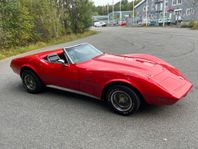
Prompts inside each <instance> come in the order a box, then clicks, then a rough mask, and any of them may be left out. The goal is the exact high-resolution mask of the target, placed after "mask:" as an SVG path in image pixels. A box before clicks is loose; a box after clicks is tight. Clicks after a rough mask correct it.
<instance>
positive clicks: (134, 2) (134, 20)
mask: <svg viewBox="0 0 198 149" xmlns="http://www.w3.org/2000/svg"><path fill="white" fill-rule="evenodd" d="M134 3H135V0H133V25H135V4H134Z"/></svg>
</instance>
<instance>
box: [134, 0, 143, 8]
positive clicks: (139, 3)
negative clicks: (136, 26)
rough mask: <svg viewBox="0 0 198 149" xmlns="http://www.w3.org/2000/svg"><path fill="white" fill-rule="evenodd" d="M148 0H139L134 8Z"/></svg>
mask: <svg viewBox="0 0 198 149" xmlns="http://www.w3.org/2000/svg"><path fill="white" fill-rule="evenodd" d="M145 1H146V0H142V1H141V2H139V3H138V4H137V5H135V7H134V8H137V7H138V6H140V5H141V4H142V3H144V2H145Z"/></svg>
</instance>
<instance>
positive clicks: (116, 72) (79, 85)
mask: <svg viewBox="0 0 198 149" xmlns="http://www.w3.org/2000/svg"><path fill="white" fill-rule="evenodd" d="M62 52H63V49H58V50H53V51H47V52H42V53H38V54H34V55H31V56H26V57H22V58H16V59H14V60H12V62H11V68H12V69H13V71H14V72H16V73H17V74H20V72H21V69H22V68H23V67H25V66H26V67H29V68H31V69H32V70H33V71H34V72H35V73H36V74H37V75H38V76H39V77H40V79H41V80H42V81H43V82H44V84H45V85H56V86H60V87H64V88H69V89H73V90H77V91H81V92H85V93H88V94H91V95H93V96H96V97H98V98H99V99H101V96H102V92H103V89H104V87H105V86H106V85H108V84H109V83H113V82H123V83H126V84H128V85H130V86H132V87H134V88H136V89H137V90H138V91H139V92H140V93H141V94H142V96H143V97H144V100H145V101H146V102H147V103H148V104H154V105H169V104H174V103H176V102H177V101H178V100H179V99H181V98H183V97H184V96H186V95H187V93H188V92H189V91H190V89H191V88H192V84H191V83H190V82H189V80H188V79H187V78H186V77H185V76H184V75H183V74H181V72H180V71H179V70H177V69H176V68H174V67H173V66H171V65H170V64H168V63H166V62H165V61H163V60H161V59H159V58H157V57H154V56H151V55H146V54H132V55H110V54H103V55H101V56H98V57H95V58H93V59H91V60H89V61H86V62H83V63H80V64H69V65H67V66H64V65H62V64H58V63H50V62H47V61H46V60H44V58H45V57H46V56H47V55H48V54H50V53H57V54H61V53H62ZM101 100H102V99H101Z"/></svg>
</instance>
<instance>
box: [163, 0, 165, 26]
mask: <svg viewBox="0 0 198 149" xmlns="http://www.w3.org/2000/svg"><path fill="white" fill-rule="evenodd" d="M165 1H166V0H164V7H163V8H164V10H163V27H165V16H166V6H165V5H166V2H165Z"/></svg>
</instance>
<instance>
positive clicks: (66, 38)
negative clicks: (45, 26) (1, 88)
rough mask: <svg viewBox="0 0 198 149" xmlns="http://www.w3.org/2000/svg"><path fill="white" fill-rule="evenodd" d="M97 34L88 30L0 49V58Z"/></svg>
mask: <svg viewBox="0 0 198 149" xmlns="http://www.w3.org/2000/svg"><path fill="white" fill-rule="evenodd" d="M94 34H97V32H96V31H92V30H90V31H87V32H85V33H82V34H71V35H66V36H63V37H61V38H58V39H53V40H50V41H48V42H37V43H36V44H31V45H29V46H26V47H19V48H15V49H0V60H1V59H4V58H7V57H10V56H14V55H17V54H20V53H24V52H27V51H32V50H36V49H39V48H43V47H46V46H50V45H54V44H60V43H65V42H69V41H73V40H77V39H80V38H84V37H88V36H91V35H94Z"/></svg>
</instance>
